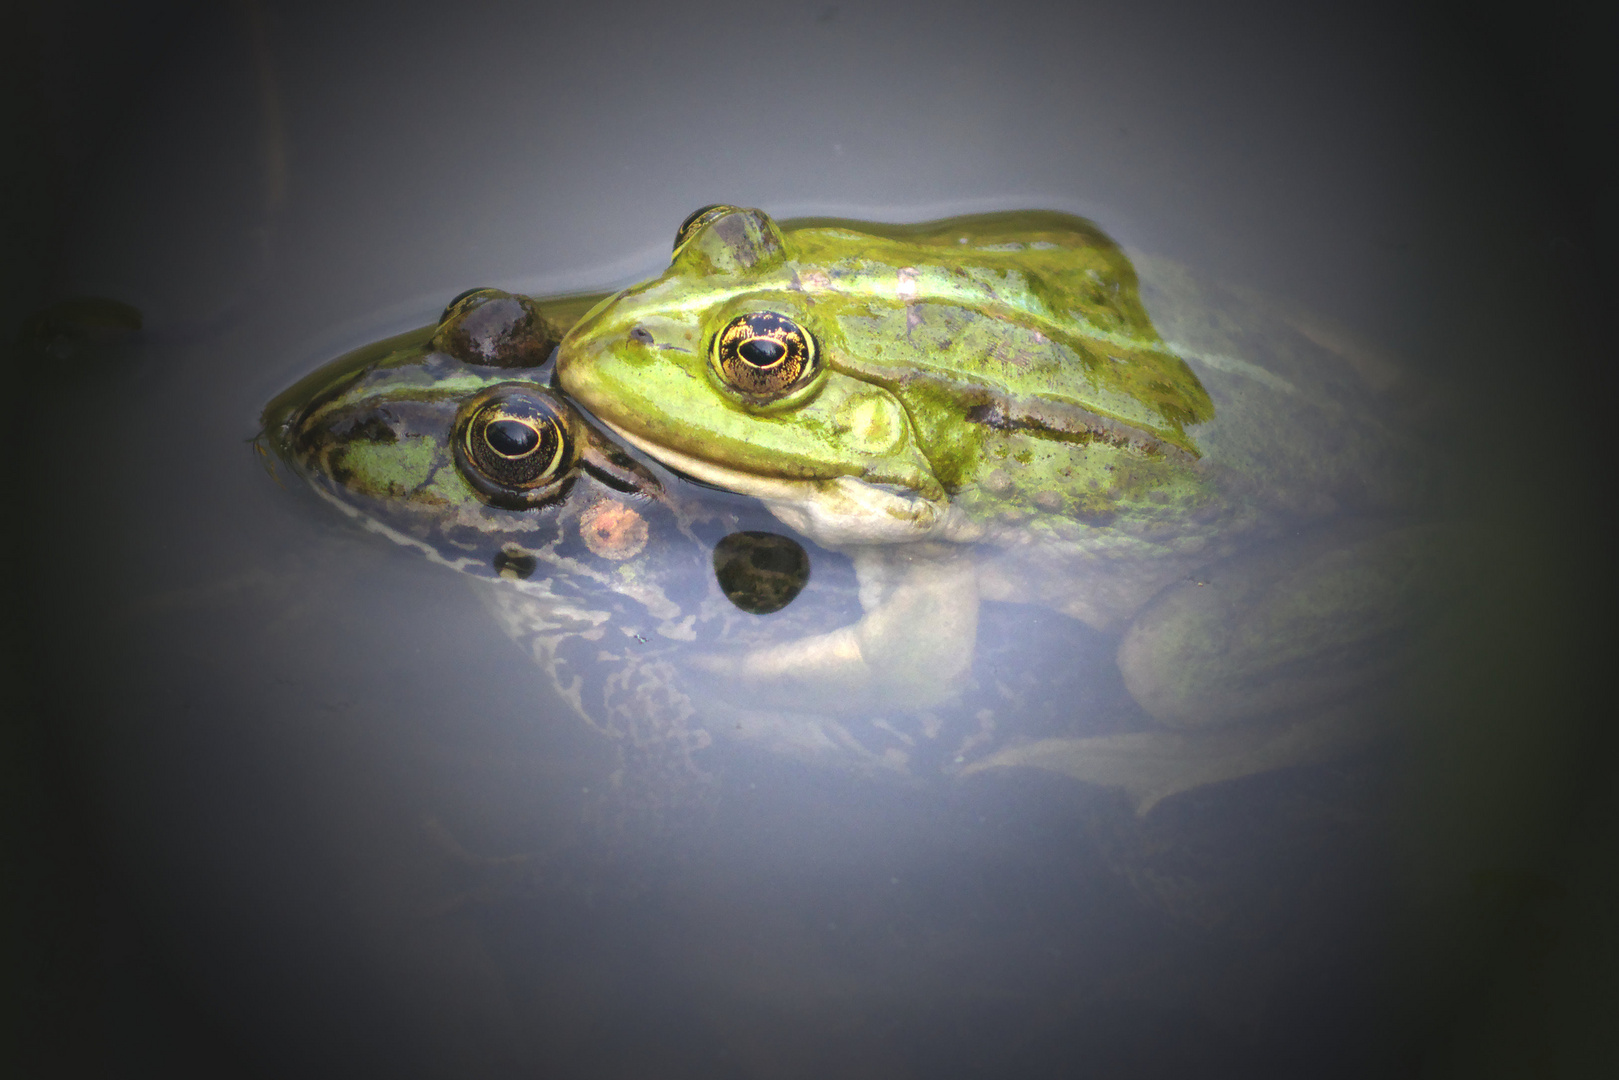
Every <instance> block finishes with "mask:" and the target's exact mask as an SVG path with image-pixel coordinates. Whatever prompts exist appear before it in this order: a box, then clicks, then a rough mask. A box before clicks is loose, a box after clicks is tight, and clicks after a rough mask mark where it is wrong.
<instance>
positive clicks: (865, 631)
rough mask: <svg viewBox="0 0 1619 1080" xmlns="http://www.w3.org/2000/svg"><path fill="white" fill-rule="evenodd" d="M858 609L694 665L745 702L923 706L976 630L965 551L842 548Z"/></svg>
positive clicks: (849, 707)
mask: <svg viewBox="0 0 1619 1080" xmlns="http://www.w3.org/2000/svg"><path fill="white" fill-rule="evenodd" d="M851 554H852V557H853V559H854V564H855V574H856V576H857V578H858V580H859V583H860V603H861V606H862V607H863V608H865V611H866V614H865V615H864V617H862V618H861V619H860V621H859V622H856V623H854V624H852V625H850V626H844V627H840V628H838V629H836V630H833V631H831V632H829V633H825V634H817V635H814V636H811V637H805V638H800V639H798V640H796V641H788V642H784V643H782V644H780V645H773V646H769V647H766V648H758V649H752V650H749V651H746V652H743V653H740V654H737V653H730V654H709V655H707V656H699V657H697V658H695V663H696V664H697V666H699V667H701V668H703V669H704V670H706V671H709V672H711V673H713V674H715V675H719V676H722V677H723V680H724V681H723V685H722V688H721V689H722V692H723V693H724V694H725V695H726V696H727V697H730V698H732V699H733V700H736V701H739V702H746V703H748V704H749V705H755V706H766V707H785V708H792V709H799V710H808V711H812V712H819V713H832V714H843V715H848V714H851V713H862V712H866V713H869V712H871V711H874V710H882V709H888V708H900V709H905V710H908V711H912V710H916V709H926V708H929V707H931V706H933V705H936V704H939V703H940V702H942V701H946V700H948V699H949V698H950V697H951V696H953V695H954V694H955V693H956V692H957V691H959V690H960V689H961V687H962V685H963V684H964V683H965V681H966V679H967V676H968V673H969V671H970V669H971V667H972V657H973V648H974V645H975V644H976V641H977V634H978V587H977V576H976V571H975V569H974V566H973V560H972V555H971V552H970V551H968V550H966V549H965V548H963V547H961V546H958V545H953V544H894V545H881V546H879V545H873V546H869V547H863V548H858V549H856V550H855V551H853V552H852V553H851Z"/></svg>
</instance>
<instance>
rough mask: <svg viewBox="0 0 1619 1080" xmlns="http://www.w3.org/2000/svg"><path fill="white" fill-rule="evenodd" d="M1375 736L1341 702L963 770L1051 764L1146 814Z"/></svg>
mask: <svg viewBox="0 0 1619 1080" xmlns="http://www.w3.org/2000/svg"><path fill="white" fill-rule="evenodd" d="M1375 734H1376V725H1375V724H1373V723H1372V722H1371V721H1370V720H1369V719H1368V718H1367V716H1366V714H1365V713H1364V712H1363V711H1361V710H1358V709H1351V708H1348V707H1338V708H1334V709H1331V710H1328V711H1325V712H1322V713H1320V714H1317V715H1314V716H1310V717H1307V718H1304V719H1298V720H1286V721H1270V722H1268V723H1263V724H1252V725H1243V726H1241V727H1236V728H1224V729H1219V730H1214V731H1199V732H1173V731H1132V732H1125V733H1121V734H1117V735H1098V736H1093V737H1090V738H1059V739H1041V740H1039V741H1038V742H1031V743H1025V744H1023V745H1021V746H1010V747H1007V748H1006V749H1004V750H1001V751H998V752H997V753H994V754H991V755H989V756H988V757H986V758H982V759H980V760H978V761H975V762H973V763H972V764H971V765H969V766H967V767H966V768H965V769H962V770H961V773H960V775H961V776H968V775H971V774H972V773H978V772H987V771H989V770H991V769H1006V768H1013V767H1017V766H1024V767H1028V768H1035V769H1046V770H1048V771H1050V772H1057V773H1061V774H1063V775H1064V776H1071V777H1073V778H1074V779H1076V780H1082V781H1085V782H1086V783H1091V784H1100V785H1102V786H1103V787H1111V788H1118V789H1119V790H1121V791H1123V792H1124V793H1125V794H1126V795H1127V796H1129V798H1130V801H1131V802H1132V804H1134V806H1135V811H1136V813H1137V814H1146V813H1147V812H1148V811H1149V810H1151V809H1152V808H1153V807H1154V806H1157V805H1158V804H1159V803H1160V802H1162V801H1163V800H1164V799H1167V798H1168V797H1169V796H1171V795H1175V794H1178V793H1179V792H1182V791H1191V790H1192V789H1194V788H1199V787H1203V786H1204V785H1205V784H1217V783H1220V782H1222V781H1226V780H1237V779H1240V778H1242V777H1244V776H1257V775H1259V774H1260V773H1267V772H1272V771H1274V770H1276V769H1284V768H1291V767H1295V766H1300V765H1315V764H1320V763H1322V762H1326V761H1331V760H1334V759H1336V758H1338V757H1342V756H1343V755H1345V754H1348V753H1350V752H1352V751H1354V750H1355V749H1358V748H1359V747H1360V746H1362V745H1365V744H1366V743H1367V742H1369V741H1370V740H1371V739H1372V738H1373V737H1374V735H1375Z"/></svg>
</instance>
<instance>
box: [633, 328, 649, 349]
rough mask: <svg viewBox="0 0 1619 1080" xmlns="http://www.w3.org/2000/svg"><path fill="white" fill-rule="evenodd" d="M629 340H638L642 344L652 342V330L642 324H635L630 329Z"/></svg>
mask: <svg viewBox="0 0 1619 1080" xmlns="http://www.w3.org/2000/svg"><path fill="white" fill-rule="evenodd" d="M630 340H631V341H639V342H640V343H641V344H642V345H650V344H652V331H650V330H648V329H647V328H646V327H644V326H637V327H636V328H635V329H633V330H631V331H630Z"/></svg>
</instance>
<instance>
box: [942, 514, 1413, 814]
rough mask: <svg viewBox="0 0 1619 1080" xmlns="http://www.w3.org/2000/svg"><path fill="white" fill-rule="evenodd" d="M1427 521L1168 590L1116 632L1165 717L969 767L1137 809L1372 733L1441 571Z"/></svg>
mask: <svg viewBox="0 0 1619 1080" xmlns="http://www.w3.org/2000/svg"><path fill="white" fill-rule="evenodd" d="M1434 549H1435V544H1434V536H1433V533H1432V531H1431V530H1430V529H1427V528H1415V527H1407V528H1388V527H1378V526H1375V525H1371V524H1363V525H1361V526H1358V527H1355V528H1351V529H1338V530H1334V531H1323V532H1319V533H1316V534H1313V535H1311V536H1308V537H1305V538H1301V539H1298V540H1295V541H1291V542H1284V543H1279V544H1275V545H1271V546H1269V547H1267V548H1265V549H1262V550H1259V551H1255V552H1252V553H1250V554H1247V555H1244V556H1239V557H1237V558H1234V559H1231V560H1228V561H1227V562H1225V563H1222V564H1219V565H1216V566H1214V567H1210V568H1209V569H1208V570H1206V571H1204V572H1203V573H1201V574H1199V575H1197V576H1196V577H1194V578H1192V579H1190V580H1186V581H1182V582H1179V583H1177V584H1175V585H1173V586H1171V587H1169V588H1168V589H1165V590H1164V591H1163V592H1162V593H1160V594H1159V595H1158V597H1157V598H1156V599H1154V600H1153V601H1152V602H1151V603H1150V604H1148V605H1147V606H1146V608H1145V609H1143V610H1142V611H1141V612H1140V613H1139V614H1138V615H1137V617H1136V619H1135V620H1134V622H1133V623H1132V625H1131V626H1130V627H1129V629H1128V630H1127V631H1126V633H1125V635H1124V638H1123V641H1122V642H1121V643H1120V645H1119V651H1118V664H1119V670H1120V672H1121V673H1122V674H1123V676H1124V682H1125V685H1126V687H1127V688H1128V689H1129V691H1130V693H1131V694H1132V695H1133V696H1134V697H1135V699H1136V701H1137V702H1138V703H1139V704H1140V705H1141V706H1142V708H1143V709H1144V710H1145V711H1146V712H1147V713H1148V714H1150V715H1151V716H1152V718H1153V719H1154V720H1156V721H1158V722H1159V723H1160V724H1161V725H1163V726H1164V727H1166V728H1170V729H1172V730H1168V731H1165V730H1159V731H1142V732H1132V733H1128V734H1121V735H1109V736H1097V737H1092V738H1060V739H1046V740H1042V741H1041V742H1037V743H1032V744H1026V745H1023V746H1015V747H1009V748H1007V749H1005V750H1002V751H1000V752H999V753H996V754H993V755H991V756H990V757H988V758H985V759H983V760H982V761H979V762H977V763H975V764H974V765H973V766H972V767H970V769H969V770H964V771H970V772H978V771H983V770H986V769H991V768H998V767H1009V766H1018V765H1026V766H1033V767H1037V768H1044V769H1050V770H1053V771H1056V772H1061V773H1065V774H1067V775H1069V776H1073V777H1075V778H1077V779H1080V780H1085V781H1088V782H1092V783H1098V784H1103V785H1106V786H1110V787H1118V788H1121V789H1123V790H1124V791H1126V792H1127V793H1128V794H1129V795H1130V796H1131V797H1132V798H1133V799H1134V800H1135V802H1136V807H1137V809H1138V811H1140V812H1145V811H1146V810H1148V809H1150V808H1151V807H1152V806H1153V805H1155V804H1156V803H1157V802H1158V801H1159V800H1161V799H1163V798H1165V797H1167V796H1169V795H1172V794H1175V793H1176V792H1179V791H1188V790H1191V789H1192V788H1196V787H1201V786H1203V785H1205V784H1210V783H1215V782H1218V781H1223V780H1233V779H1237V778H1239V777H1242V776H1249V775H1254V774H1257V773H1262V772H1269V771H1271V770H1274V769H1279V768H1286V767H1289V766H1295V765H1304V764H1311V763H1314V762H1318V761H1324V760H1328V759H1330V758H1332V757H1334V756H1337V755H1339V754H1341V753H1343V752H1345V751H1346V750H1347V749H1349V748H1350V747H1352V746H1353V745H1355V744H1357V743H1359V742H1363V741H1365V739H1366V738H1368V737H1369V736H1370V735H1371V734H1373V733H1374V723H1373V721H1372V719H1371V717H1372V716H1374V715H1375V714H1376V712H1377V711H1378V710H1377V709H1376V708H1375V706H1374V705H1373V704H1372V702H1373V694H1374V691H1376V690H1377V689H1378V688H1379V687H1380V686H1382V685H1384V684H1386V681H1387V678H1388V676H1389V675H1390V674H1391V673H1393V672H1394V671H1395V670H1396V669H1397V667H1398V666H1399V664H1400V662H1401V660H1402V659H1403V658H1404V655H1405V652H1406V648H1405V646H1406V645H1407V641H1406V638H1407V637H1408V636H1409V634H1410V631H1411V628H1412V625H1413V621H1414V616H1415V615H1416V613H1417V611H1418V609H1419V608H1420V607H1421V605H1422V601H1421V600H1420V598H1421V597H1422V596H1423V595H1424V594H1426V593H1428V592H1429V591H1430V589H1431V584H1432V582H1433V581H1434V580H1435V578H1436V574H1435V566H1434V564H1433V559H1432V555H1433V552H1434Z"/></svg>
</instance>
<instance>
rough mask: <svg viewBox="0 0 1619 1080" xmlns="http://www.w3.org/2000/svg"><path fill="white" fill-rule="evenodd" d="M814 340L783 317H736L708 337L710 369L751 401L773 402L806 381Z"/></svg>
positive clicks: (765, 314) (812, 360)
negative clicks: (710, 339) (711, 340)
mask: <svg viewBox="0 0 1619 1080" xmlns="http://www.w3.org/2000/svg"><path fill="white" fill-rule="evenodd" d="M816 360H817V357H816V349H815V339H814V338H813V337H811V336H810V334H809V331H807V330H805V329H804V328H803V327H802V326H799V325H798V324H797V323H796V322H794V321H793V320H791V319H789V318H788V317H787V316H785V315H778V314H777V313H776V312H774V311H755V312H753V313H751V314H748V315H738V316H737V317H736V318H734V319H732V320H731V321H730V322H728V323H726V324H725V329H723V330H721V331H720V332H719V333H718V334H715V335H714V355H713V363H714V370H715V371H717V372H718V373H719V376H720V378H722V379H724V380H725V382H726V385H728V386H730V387H732V388H733V389H735V390H737V391H739V392H740V393H742V394H743V395H744V396H746V397H749V398H753V399H755V400H757V401H774V400H775V399H777V398H779V397H782V396H784V395H785V394H787V393H788V392H789V391H791V390H795V389H797V388H798V387H800V386H802V385H803V384H804V383H806V382H808V381H809V379H810V378H811V376H813V375H814V374H815V369H816Z"/></svg>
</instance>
